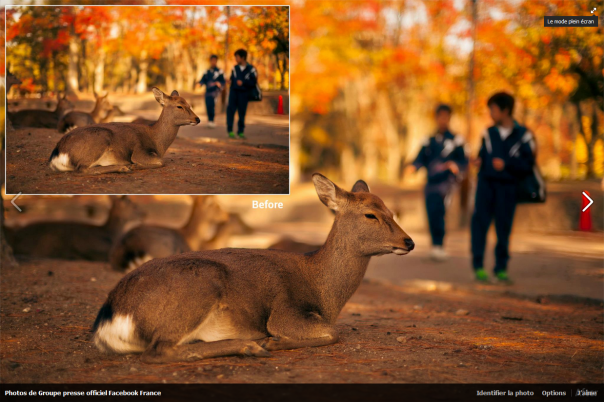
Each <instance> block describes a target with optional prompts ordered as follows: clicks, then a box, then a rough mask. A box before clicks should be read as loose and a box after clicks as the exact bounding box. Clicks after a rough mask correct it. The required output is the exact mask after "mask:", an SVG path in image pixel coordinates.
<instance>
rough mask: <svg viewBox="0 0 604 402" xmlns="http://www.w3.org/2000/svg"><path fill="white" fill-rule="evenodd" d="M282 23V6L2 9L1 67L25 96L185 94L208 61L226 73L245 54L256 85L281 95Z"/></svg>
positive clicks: (284, 81) (285, 20) (285, 30)
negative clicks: (153, 89) (155, 90)
mask: <svg viewBox="0 0 604 402" xmlns="http://www.w3.org/2000/svg"><path fill="white" fill-rule="evenodd" d="M90 3H93V2H90ZM183 3H184V2H183ZM288 24H289V10H288V7H282V6H278V7H235V6H230V7H228V6H224V7H187V6H174V7H155V6H143V7H127V6H123V7H93V6H77V7H69V6H55V7H29V6H21V7H9V8H7V33H6V36H7V43H8V52H7V62H8V63H9V64H10V65H11V69H12V72H13V73H14V74H15V75H16V76H18V77H19V78H20V79H21V80H22V81H23V83H22V84H21V85H20V87H19V89H20V91H21V92H22V93H23V94H24V95H25V94H28V93H29V94H33V93H36V94H41V95H45V94H46V93H48V92H56V91H64V90H65V91H67V92H68V93H70V94H73V95H77V94H78V93H79V92H92V91H93V90H94V91H97V92H101V91H103V90H109V91H111V92H129V93H132V92H134V93H143V92H146V91H147V90H148V87H149V86H151V85H159V86H162V87H166V88H167V90H168V91H171V90H172V89H178V90H180V91H187V90H189V91H190V90H193V86H194V83H195V82H196V81H198V80H199V79H200V78H201V75H202V74H203V72H204V71H205V69H206V68H207V67H208V65H209V63H208V59H209V56H210V55H211V54H217V55H218V56H219V57H220V60H219V67H220V68H223V69H225V70H226V71H227V72H228V71H229V70H230V68H231V67H232V66H233V64H234V57H233V52H234V51H235V50H236V49H238V48H245V49H247V50H248V53H249V56H248V61H249V62H250V63H252V64H254V65H255V66H256V68H257V70H258V72H259V83H260V85H261V86H262V87H264V88H265V89H273V88H274V89H286V88H287V87H288V82H289V77H288V66H289V62H288V57H289V47H288V43H289V26H288ZM227 32H228V43H227ZM226 48H228V49H230V50H229V52H228V54H227V55H226V56H227V60H226V65H225V60H224V57H225V49H226ZM227 74H228V73H227Z"/></svg>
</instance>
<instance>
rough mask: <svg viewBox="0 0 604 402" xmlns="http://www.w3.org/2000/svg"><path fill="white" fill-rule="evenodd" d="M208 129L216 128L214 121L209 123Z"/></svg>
mask: <svg viewBox="0 0 604 402" xmlns="http://www.w3.org/2000/svg"><path fill="white" fill-rule="evenodd" d="M208 127H209V128H216V123H214V122H213V121H209V122H208Z"/></svg>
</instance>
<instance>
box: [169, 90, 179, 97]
mask: <svg viewBox="0 0 604 402" xmlns="http://www.w3.org/2000/svg"><path fill="white" fill-rule="evenodd" d="M170 96H180V95H179V94H178V91H177V90H176V89H175V90H174V91H172V93H171V94H170Z"/></svg>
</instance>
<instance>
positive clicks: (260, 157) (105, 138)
mask: <svg viewBox="0 0 604 402" xmlns="http://www.w3.org/2000/svg"><path fill="white" fill-rule="evenodd" d="M6 29H7V31H6V71H7V78H6V89H7V99H6V102H7V103H6V110H7V112H6V138H5V141H6V143H5V147H6V193H7V194H19V193H23V194H37V195H40V194H288V193H289V121H290V119H289V7H287V6H274V7H254V6H212V7H209V6H208V7H205V6H195V7H194V6H156V7H152V6H127V7H117V6H62V7H54V6H9V7H7V14H6Z"/></svg>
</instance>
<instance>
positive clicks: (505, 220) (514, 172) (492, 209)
mask: <svg viewBox="0 0 604 402" xmlns="http://www.w3.org/2000/svg"><path fill="white" fill-rule="evenodd" d="M487 106H488V107H489V111H490V114H491V119H492V120H493V123H494V125H493V126H492V127H489V128H488V129H487V130H485V131H484V133H483V139H482V146H481V148H480V152H479V154H478V159H477V163H479V164H480V171H479V172H478V184H477V187H476V201H475V203H474V214H473V215H472V228H471V231H472V256H473V259H472V266H473V268H474V273H475V276H476V280H477V281H481V282H486V281H488V275H487V273H486V272H485V270H484V250H485V246H486V238H487V232H488V230H489V226H491V221H492V220H493V218H495V232H496V233H497V245H496V246H495V269H494V274H495V278H496V279H497V281H499V282H503V283H511V281H510V278H509V277H508V274H507V263H508V260H509V257H510V256H509V251H508V248H509V238H510V233H511V231H512V223H513V221H514V212H515V210H516V203H517V201H516V197H517V190H516V188H517V185H518V182H519V180H521V179H522V178H524V177H525V176H526V175H528V174H530V172H531V171H532V169H533V165H534V163H535V157H534V148H535V142H534V139H533V135H532V134H531V132H530V131H528V130H527V128H526V127H523V126H521V125H519V124H518V123H516V122H515V121H514V119H513V117H512V113H513V111H514V98H513V97H512V96H511V95H509V94H507V93H505V92H499V93H496V94H495V95H493V96H492V97H491V98H490V99H489V100H488V102H487Z"/></svg>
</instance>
